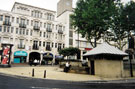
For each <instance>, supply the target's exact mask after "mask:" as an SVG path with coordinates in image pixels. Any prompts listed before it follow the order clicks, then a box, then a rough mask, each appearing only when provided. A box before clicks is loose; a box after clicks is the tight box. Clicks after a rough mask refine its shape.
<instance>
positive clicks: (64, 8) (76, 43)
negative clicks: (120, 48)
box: [57, 0, 92, 60]
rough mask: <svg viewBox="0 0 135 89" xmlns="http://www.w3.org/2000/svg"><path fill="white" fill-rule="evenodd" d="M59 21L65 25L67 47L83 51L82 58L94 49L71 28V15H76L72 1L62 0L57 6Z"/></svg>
mask: <svg viewBox="0 0 135 89" xmlns="http://www.w3.org/2000/svg"><path fill="white" fill-rule="evenodd" d="M57 12H58V13H57V20H58V21H59V22H62V23H63V24H65V29H66V30H65V33H66V35H65V40H66V42H65V47H78V48H79V49H80V50H81V58H79V59H81V60H82V59H83V56H82V55H83V54H84V53H85V52H86V51H88V50H91V49H92V46H91V44H90V42H88V41H87V40H86V39H85V38H82V37H81V34H78V32H76V31H75V29H73V27H72V26H71V18H70V15H72V14H73V13H74V9H73V8H72V0H60V1H59V2H58V4H57Z"/></svg>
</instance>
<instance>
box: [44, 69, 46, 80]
mask: <svg viewBox="0 0 135 89" xmlns="http://www.w3.org/2000/svg"><path fill="white" fill-rule="evenodd" d="M44 78H46V70H45V71H44Z"/></svg>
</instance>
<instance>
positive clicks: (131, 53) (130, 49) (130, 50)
mask: <svg viewBox="0 0 135 89" xmlns="http://www.w3.org/2000/svg"><path fill="white" fill-rule="evenodd" d="M127 22H128V50H127V51H128V52H127V53H128V54H129V55H132V57H133V58H134V49H133V48H130V41H129V37H130V38H131V36H130V29H129V16H128V15H127ZM129 64H130V76H131V77H133V68H132V59H131V58H130V57H129Z"/></svg>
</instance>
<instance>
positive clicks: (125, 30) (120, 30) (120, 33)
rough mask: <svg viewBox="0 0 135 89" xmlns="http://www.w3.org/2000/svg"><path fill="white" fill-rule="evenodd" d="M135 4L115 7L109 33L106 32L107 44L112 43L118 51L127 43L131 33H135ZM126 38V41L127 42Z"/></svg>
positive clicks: (130, 3)
mask: <svg viewBox="0 0 135 89" xmlns="http://www.w3.org/2000/svg"><path fill="white" fill-rule="evenodd" d="M134 16H135V2H133V1H130V2H129V3H127V4H126V5H125V6H123V5H122V4H121V3H119V4H118V6H117V13H115V14H114V15H113V16H112V20H111V21H112V23H111V24H110V30H111V31H110V32H107V33H106V35H107V38H106V40H107V42H109V41H114V42H116V43H115V46H116V47H117V48H119V49H121V50H122V49H123V47H124V46H125V45H126V44H127V43H128V41H129V38H131V37H132V36H131V33H133V32H134V31H135V17H134ZM127 37H128V40H127Z"/></svg>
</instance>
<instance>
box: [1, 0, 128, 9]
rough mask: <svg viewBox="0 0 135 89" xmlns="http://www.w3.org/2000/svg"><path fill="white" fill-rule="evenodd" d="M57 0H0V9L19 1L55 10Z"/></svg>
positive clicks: (9, 6)
mask: <svg viewBox="0 0 135 89" xmlns="http://www.w3.org/2000/svg"><path fill="white" fill-rule="evenodd" d="M58 1H59V0H0V9H1V10H6V11H10V10H11V9H12V6H13V4H14V2H20V3H24V4H28V5H32V6H36V7H41V8H45V9H49V10H54V11H56V10H57V2H58ZM76 1H77V0H73V7H75V3H76ZM122 1H124V2H128V1H130V0H122Z"/></svg>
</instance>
